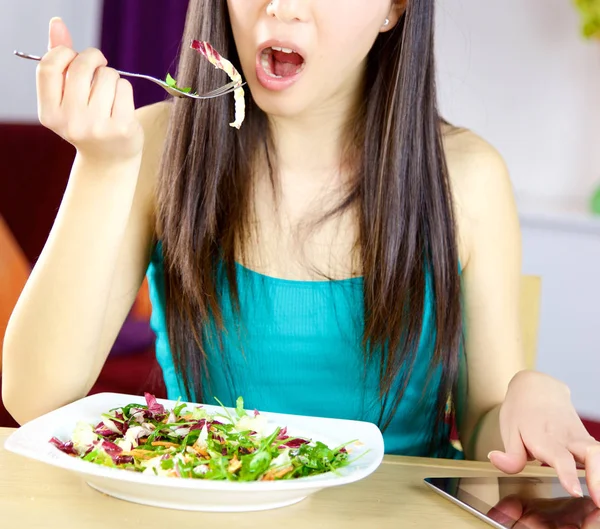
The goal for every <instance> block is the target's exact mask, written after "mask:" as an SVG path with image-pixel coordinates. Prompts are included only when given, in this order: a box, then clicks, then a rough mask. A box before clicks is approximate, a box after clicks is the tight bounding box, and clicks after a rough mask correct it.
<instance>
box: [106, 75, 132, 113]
mask: <svg viewBox="0 0 600 529" xmlns="http://www.w3.org/2000/svg"><path fill="white" fill-rule="evenodd" d="M134 113H135V105H134V100H133V86H131V83H130V82H129V81H127V80H126V79H119V81H118V83H117V93H116V95H115V100H114V103H113V107H112V117H113V118H116V119H119V120H122V121H133V117H134Z"/></svg>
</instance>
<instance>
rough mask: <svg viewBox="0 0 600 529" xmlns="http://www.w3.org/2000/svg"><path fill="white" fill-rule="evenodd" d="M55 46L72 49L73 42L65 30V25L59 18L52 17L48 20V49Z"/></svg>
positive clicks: (66, 29)
mask: <svg viewBox="0 0 600 529" xmlns="http://www.w3.org/2000/svg"><path fill="white" fill-rule="evenodd" d="M57 46H66V47H67V48H73V40H72V39H71V34H70V33H69V30H68V28H67V25H66V24H65V23H64V22H63V21H62V19H61V18H59V17H54V18H52V19H51V20H50V28H49V38H48V49H49V50H51V49H52V48H56V47H57Z"/></svg>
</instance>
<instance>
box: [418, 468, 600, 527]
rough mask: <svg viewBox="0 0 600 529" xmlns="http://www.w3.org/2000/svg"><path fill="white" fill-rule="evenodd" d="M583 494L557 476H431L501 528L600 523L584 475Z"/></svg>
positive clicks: (439, 488)
mask: <svg viewBox="0 0 600 529" xmlns="http://www.w3.org/2000/svg"><path fill="white" fill-rule="evenodd" d="M580 481H581V488H582V489H583V493H584V497H583V498H573V497H571V496H569V494H568V493H567V492H566V491H565V490H564V488H563V487H562V485H561V484H560V482H559V481H558V479H557V478H530V477H521V476H516V477H508V476H502V477H486V478H453V477H447V478H427V479H425V483H426V484H427V485H428V486H429V487H431V488H432V489H433V490H434V491H435V492H437V493H438V494H441V495H442V496H444V497H445V498H447V499H448V500H450V501H452V502H454V503H456V504H457V505H459V506H460V507H462V508H463V509H466V510H467V511H469V512H470V513H471V514H473V515H475V516H477V517H478V518H480V519H482V520H484V521H485V522H487V523H488V524H490V525H491V526H493V527H497V528H499V529H507V528H511V529H512V528H513V527H514V528H515V529H516V528H519V529H521V528H522V529H546V528H547V529H555V528H557V527H585V528H587V527H600V509H598V508H597V507H596V506H595V504H594V503H593V501H592V500H591V499H590V497H589V491H588V488H587V485H586V482H585V479H584V478H581V480H580Z"/></svg>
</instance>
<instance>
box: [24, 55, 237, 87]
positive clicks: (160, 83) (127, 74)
mask: <svg viewBox="0 0 600 529" xmlns="http://www.w3.org/2000/svg"><path fill="white" fill-rule="evenodd" d="M14 54H15V55H16V56H17V57H20V58H21V59H29V60H31V61H41V60H42V58H41V57H38V56H37V55H29V54H28V53H23V52H20V51H16V50H15V51H14ZM116 71H117V72H118V73H119V74H120V75H122V76H124V77H136V78H138V79H146V80H147V81H151V82H152V83H155V84H157V85H158V86H160V87H161V88H162V89H163V90H165V91H167V92H168V93H169V94H171V95H172V96H174V97H189V98H191V99H213V98H215V97H221V96H224V95H227V94H230V93H231V92H233V91H234V90H236V89H237V88H240V87H242V86H244V85H245V84H246V83H242V84H241V85H240V84H238V83H236V82H235V81H232V82H231V83H228V84H226V85H224V86H221V87H220V88H217V89H216V90H212V91H210V92H206V93H204V94H193V93H187V92H183V91H182V90H177V89H176V88H173V87H172V86H169V85H168V84H167V83H166V82H165V81H163V80H161V79H157V78H156V77H152V76H150V75H144V74H140V73H130V72H122V71H120V70H116Z"/></svg>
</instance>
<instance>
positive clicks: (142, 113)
mask: <svg viewBox="0 0 600 529" xmlns="http://www.w3.org/2000/svg"><path fill="white" fill-rule="evenodd" d="M171 108H172V104H171V103H170V102H168V101H163V102H161V103H155V104H153V105H147V106H144V107H141V108H138V109H137V110H136V116H137V118H138V120H139V121H140V123H141V125H142V127H143V128H144V134H145V146H146V149H145V150H146V151H149V150H150V151H151V152H152V154H155V150H156V147H159V146H161V145H163V144H164V141H165V138H166V135H167V129H168V127H169V118H170V115H171ZM148 147H150V149H148ZM146 154H149V153H148V152H145V153H144V155H146Z"/></svg>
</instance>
